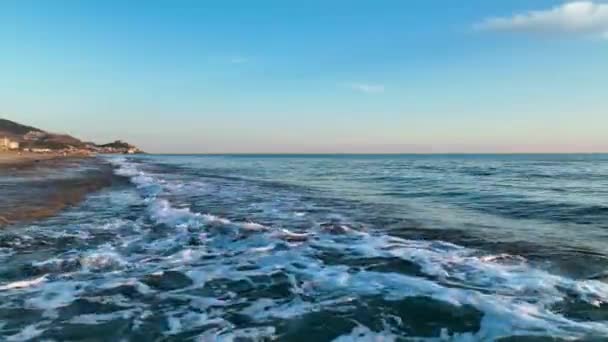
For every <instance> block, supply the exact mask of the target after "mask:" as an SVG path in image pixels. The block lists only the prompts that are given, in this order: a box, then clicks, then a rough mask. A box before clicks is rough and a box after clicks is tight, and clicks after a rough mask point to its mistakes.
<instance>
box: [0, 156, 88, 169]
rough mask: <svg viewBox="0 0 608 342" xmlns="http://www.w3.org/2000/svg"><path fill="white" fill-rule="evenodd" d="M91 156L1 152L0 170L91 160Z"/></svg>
mask: <svg viewBox="0 0 608 342" xmlns="http://www.w3.org/2000/svg"><path fill="white" fill-rule="evenodd" d="M89 157H92V156H91V155H85V154H69V155H63V154H60V153H33V152H19V153H17V152H0V169H6V168H15V167H18V168H20V167H27V166H32V165H35V164H36V163H39V162H43V161H48V160H54V159H67V158H89Z"/></svg>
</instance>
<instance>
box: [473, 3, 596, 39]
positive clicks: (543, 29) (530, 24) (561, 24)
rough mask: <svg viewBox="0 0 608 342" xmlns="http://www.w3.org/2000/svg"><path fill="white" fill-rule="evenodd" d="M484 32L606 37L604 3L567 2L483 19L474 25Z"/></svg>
mask: <svg viewBox="0 0 608 342" xmlns="http://www.w3.org/2000/svg"><path fill="white" fill-rule="evenodd" d="M474 27H475V28H476V29H479V30H488V31H507V32H529V33H543V34H568V35H578V36H594V37H604V38H608V3H595V2H593V1H574V2H568V3H565V4H562V5H559V6H556V7H553V8H550V9H547V10H537V11H529V12H525V13H519V14H515V15H513V16H510V17H494V18H487V19H485V20H483V21H481V22H480V23H477V24H476V25H474Z"/></svg>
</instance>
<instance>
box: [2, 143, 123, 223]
mask: <svg viewBox="0 0 608 342" xmlns="http://www.w3.org/2000/svg"><path fill="white" fill-rule="evenodd" d="M83 165H87V167H88V169H89V170H88V171H77V170H79V168H80V167H81V166H83ZM110 183H111V168H110V167H109V166H108V165H107V164H104V163H102V162H100V160H99V159H97V158H85V156H83V155H68V156H63V155H60V154H35V153H23V154H21V155H19V154H17V153H0V188H2V196H0V227H2V226H5V225H8V224H13V223H16V222H20V221H31V220H36V219H41V218H45V217H50V216H53V215H54V214H56V213H57V212H59V211H60V210H62V209H64V208H66V207H67V206H70V205H75V204H77V203H79V202H80V201H81V200H82V199H84V197H85V196H86V195H87V194H88V193H90V192H93V191H96V190H98V189H100V188H102V187H104V186H107V185H109V184H110Z"/></svg>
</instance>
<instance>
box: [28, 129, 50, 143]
mask: <svg viewBox="0 0 608 342" xmlns="http://www.w3.org/2000/svg"><path fill="white" fill-rule="evenodd" d="M47 136H48V134H47V133H46V132H38V131H30V132H28V133H27V134H25V135H24V136H23V139H25V140H27V141H38V140H42V139H44V138H46V137H47Z"/></svg>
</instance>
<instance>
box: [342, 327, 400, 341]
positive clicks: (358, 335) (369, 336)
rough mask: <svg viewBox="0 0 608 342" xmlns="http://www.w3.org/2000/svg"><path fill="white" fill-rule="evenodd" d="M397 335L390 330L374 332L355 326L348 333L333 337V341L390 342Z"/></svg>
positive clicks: (394, 339)
mask: <svg viewBox="0 0 608 342" xmlns="http://www.w3.org/2000/svg"><path fill="white" fill-rule="evenodd" d="M396 339H397V336H395V335H393V334H391V333H390V332H374V331H371V330H370V329H369V328H367V327H365V326H362V325H359V326H356V327H355V328H354V329H353V330H352V331H351V332H350V334H348V335H342V336H339V337H338V338H336V339H334V342H392V341H396Z"/></svg>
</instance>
